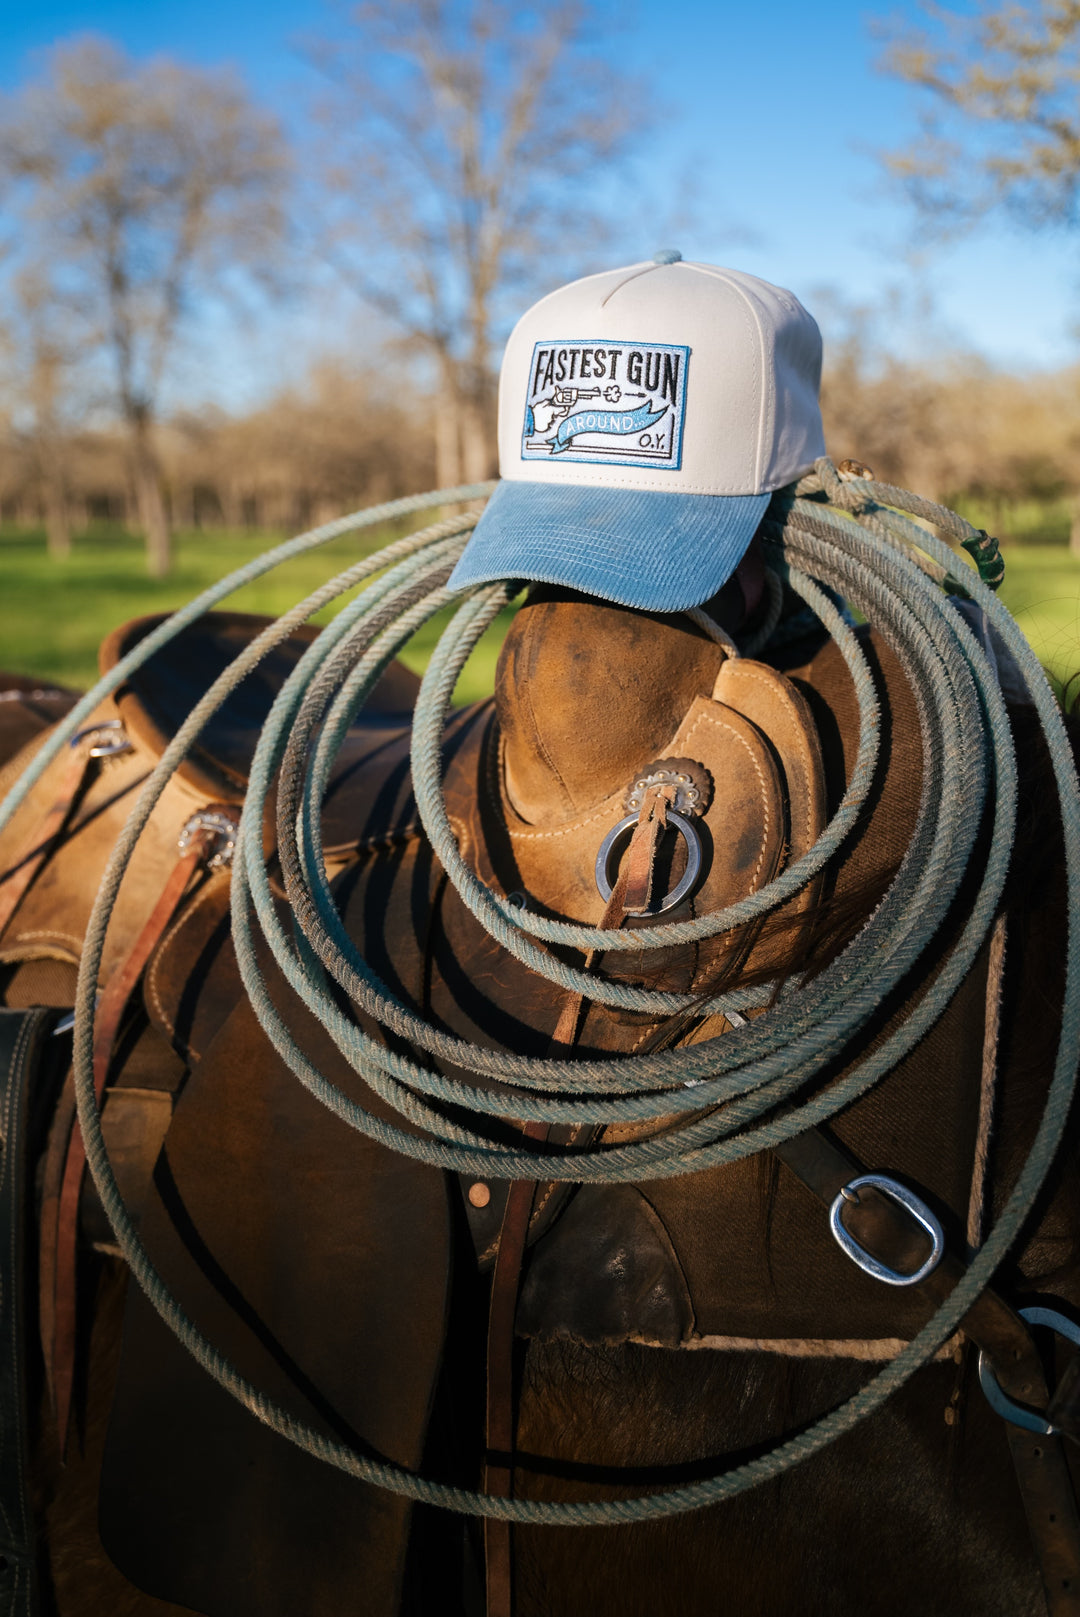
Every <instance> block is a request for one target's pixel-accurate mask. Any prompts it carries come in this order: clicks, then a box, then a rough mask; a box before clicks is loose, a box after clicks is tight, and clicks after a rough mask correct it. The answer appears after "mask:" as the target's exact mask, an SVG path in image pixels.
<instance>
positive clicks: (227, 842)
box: [176, 808, 237, 870]
mask: <svg viewBox="0 0 1080 1617" xmlns="http://www.w3.org/2000/svg"><path fill="white" fill-rule="evenodd" d="M201 831H202V832H205V831H211V832H213V834H214V842H213V844H212V851H211V853H210V855H209V857H208V858H207V859H206V860H205V864H206V868H207V870H228V868H229V866H230V865H231V864H232V859H233V853H234V851H235V849H236V831H237V825H236V819H235V817H234V816H233V815H232V814H229V813H228V812H227V811H226V810H224V809H212V808H206V809H200V810H199V812H198V814H193V815H192V816H191V819H190V820H189V821H188V822H187V824H186V825H185V826H184V829H183V830H182V831H181V833H180V835H179V837H178V838H177V840H176V847H177V851H178V853H179V854H180V857H181V858H183V857H184V855H185V854H186V853H187V852H188V851H189V849H190V848H191V844H192V842H193V841H194V840H195V838H196V837H197V836H198V835H199V833H200V832H201Z"/></svg>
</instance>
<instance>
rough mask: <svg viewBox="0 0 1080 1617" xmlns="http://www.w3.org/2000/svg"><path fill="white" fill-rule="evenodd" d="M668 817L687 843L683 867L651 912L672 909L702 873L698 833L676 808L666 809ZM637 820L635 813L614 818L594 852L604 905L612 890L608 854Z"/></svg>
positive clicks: (669, 822) (610, 853)
mask: <svg viewBox="0 0 1080 1617" xmlns="http://www.w3.org/2000/svg"><path fill="white" fill-rule="evenodd" d="M667 817H668V824H669V825H673V826H674V827H675V829H676V831H678V833H679V835H680V836H681V837H682V839H683V841H684V842H685V843H686V869H685V870H684V871H683V873H682V875H681V876H680V877H679V880H678V881H677V882H676V883H675V886H674V887H673V888H672V889H671V892H670V893H668V894H667V896H666V897H665V898H662V899H661V900H660V902H659V904H657V905H655V906H654V907H653V909H652V913H653V914H654V915H662V914H663V913H664V911H665V910H673V909H674V908H675V906H676V904H681V903H682V901H683V899H684V898H685V897H686V896H687V894H688V893H689V892H690V891H691V890H692V888H693V886H694V883H695V882H696V881H697V879H698V876H699V875H700V874H701V838H700V837H699V836H698V834H697V832H696V831H695V830H694V827H693V826H692V825H691V824H690V821H689V820H688V819H687V818H686V816H685V815H683V814H679V813H677V812H676V810H675V809H670V808H669V809H668V811H667ZM637 823H638V816H637V815H636V814H624V815H623V817H622V819H621V820H617V821H616V823H615V824H614V825H613V826H612V828H611V830H610V831H609V832H608V834H607V836H606V837H605V838H604V840H603V842H601V844H600V848H599V851H598V853H597V855H596V885H597V887H598V888H599V890H600V897H601V898H602V899H603V900H604V903H605V904H606V903H607V901H608V899H609V898H610V897H611V892H612V886H611V879H610V876H609V866H610V864H611V856H612V854H613V853H614V852H615V847H616V844H617V843H619V842H620V841H621V840H622V838H623V837H625V836H628V835H629V834H630V833H631V832H632V831H633V829H634V827H635V825H637Z"/></svg>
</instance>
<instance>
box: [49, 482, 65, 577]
mask: <svg viewBox="0 0 1080 1617" xmlns="http://www.w3.org/2000/svg"><path fill="white" fill-rule="evenodd" d="M45 543H46V547H47V549H48V552H49V555H50V556H51V557H52V559H53V561H66V560H67V559H68V557H69V556H70V555H71V517H70V513H69V512H68V503H67V498H66V495H65V493H64V487H63V484H62V483H61V482H60V481H59V480H58V479H57V478H53V477H49V478H46V480H45Z"/></svg>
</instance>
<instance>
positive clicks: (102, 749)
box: [68, 719, 131, 758]
mask: <svg viewBox="0 0 1080 1617" xmlns="http://www.w3.org/2000/svg"><path fill="white" fill-rule="evenodd" d="M91 738H94V739H93V742H92V745H91V746H90V749H89V751H88V753H87V757H89V758H115V757H116V755H117V754H118V753H121V752H130V751H131V742H130V741H129V740H128V738H127V732H126V731H125V729H124V725H123V721H122V720H121V719H102V721H101V723H100V724H88V725H87V726H86V729H85V730H78V731H76V733H75V735H73V736H72V738H71V740H70V741H69V742H68V746H69V747H81V746H82V745H83V743H84V742H86V741H90V740H91Z"/></svg>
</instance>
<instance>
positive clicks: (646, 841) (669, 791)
mask: <svg viewBox="0 0 1080 1617" xmlns="http://www.w3.org/2000/svg"><path fill="white" fill-rule="evenodd" d="M674 800H675V789H674V787H672V786H650V787H649V789H648V791H647V792H646V793H645V800H644V802H643V803H642V805H641V813H640V814H639V815H638V823H637V825H636V826H635V827H634V835H633V837H632V838H631V841H630V846H629V848H628V849H627V851H626V897H625V898H624V900H623V908H624V909H625V912H626V914H627V915H644V914H645V913H646V912H647V910H648V908H649V899H650V898H651V896H652V884H653V872H654V870H655V869H656V850H657V848H658V847H659V845H660V838H661V837H662V836H663V834H664V831H665V830H666V829H667V811H668V805H669V804H671V803H673V802H674ZM612 896H613V897H614V894H613V895H612Z"/></svg>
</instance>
